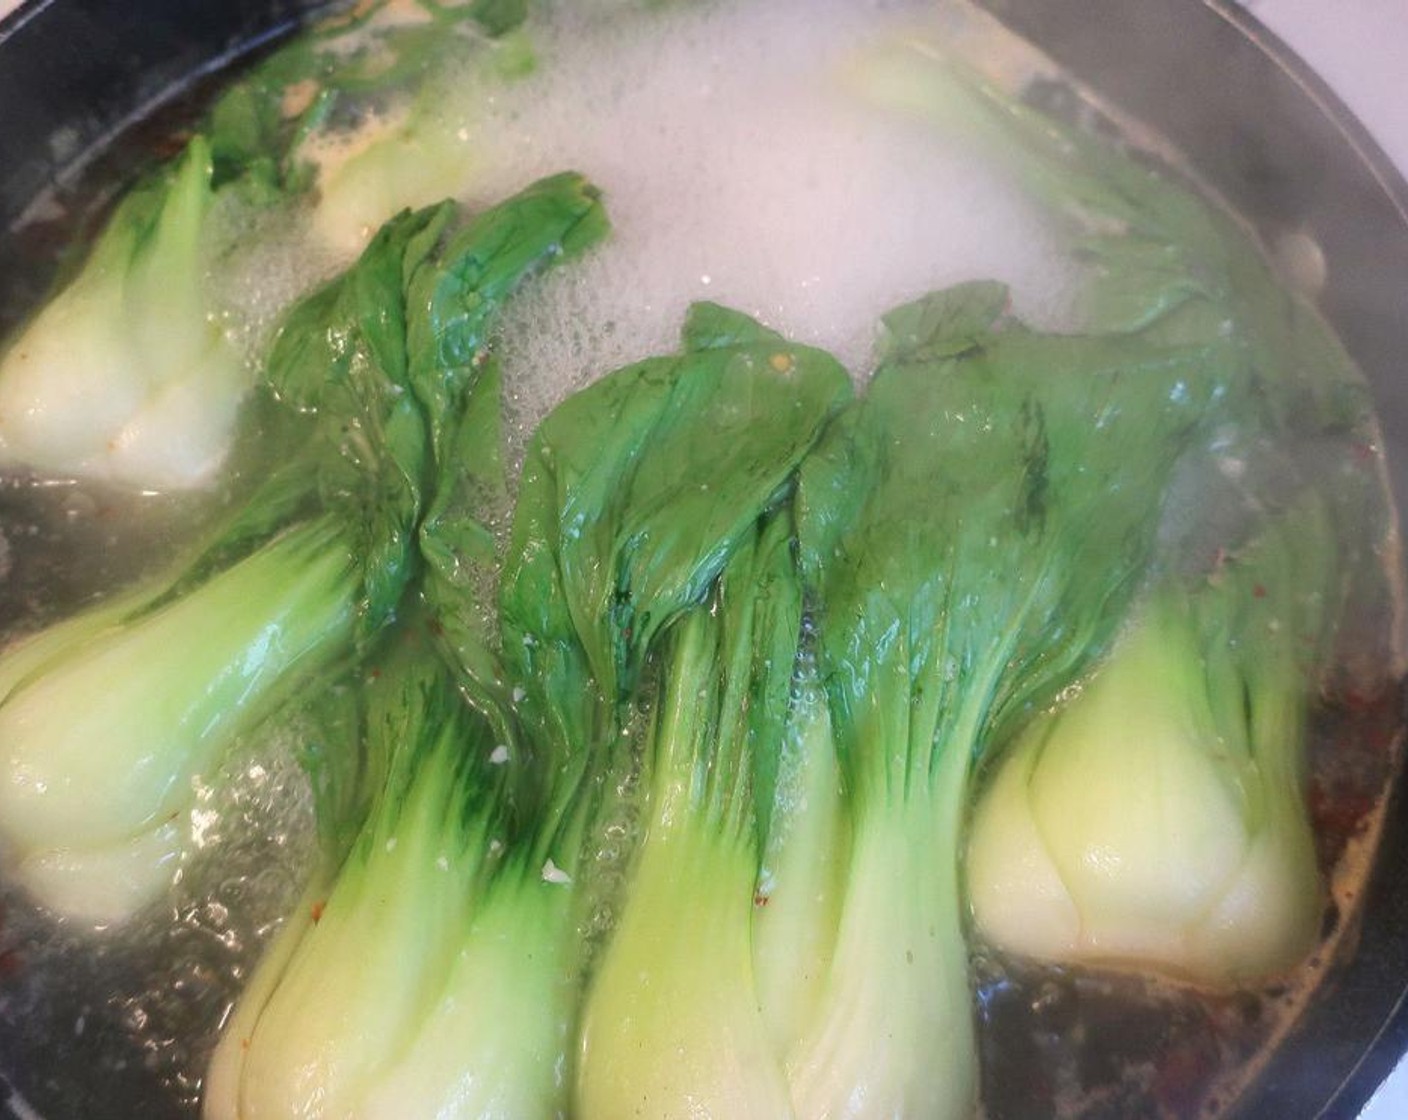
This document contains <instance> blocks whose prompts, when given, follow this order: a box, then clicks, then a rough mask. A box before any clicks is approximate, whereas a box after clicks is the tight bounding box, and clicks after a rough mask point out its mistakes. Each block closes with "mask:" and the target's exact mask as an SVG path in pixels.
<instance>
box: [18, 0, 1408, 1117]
mask: <svg viewBox="0 0 1408 1120" xmlns="http://www.w3.org/2000/svg"><path fill="white" fill-rule="evenodd" d="M979 2H980V4H982V6H984V7H986V8H987V9H988V10H989V11H990V12H991V13H992V14H993V15H995V16H996V17H997V18H998V19H999V20H1001V21H1002V22H1003V23H1005V24H1007V25H1008V26H1009V27H1011V28H1012V29H1013V30H1015V31H1017V32H1018V33H1019V34H1021V35H1022V36H1024V37H1026V38H1027V39H1029V40H1031V41H1032V42H1033V43H1035V44H1036V45H1037V46H1038V47H1039V48H1040V49H1042V50H1043V51H1044V52H1046V53H1047V54H1048V55H1049V56H1051V57H1052V58H1053V59H1054V60H1055V61H1056V62H1058V63H1059V64H1061V65H1062V66H1064V67H1065V68H1066V69H1067V70H1068V71H1070V72H1071V73H1072V74H1074V75H1075V76H1076V77H1077V78H1078V79H1080V80H1081V81H1083V82H1084V83H1085V84H1086V85H1087V86H1089V87H1090V88H1091V89H1092V90H1093V91H1094V92H1095V93H1096V94H1097V95H1099V96H1100V97H1101V98H1103V99H1104V100H1106V101H1107V102H1108V103H1110V104H1112V105H1115V106H1118V107H1119V108H1120V109H1121V110H1122V111H1124V112H1126V113H1128V114H1129V115H1130V116H1132V117H1134V118H1136V119H1139V120H1142V121H1143V122H1145V123H1147V124H1148V125H1150V126H1151V127H1152V128H1153V129H1155V130H1156V131H1158V132H1160V133H1162V134H1163V136H1165V137H1167V138H1168V139H1169V140H1170V141H1171V142H1172V143H1173V144H1174V145H1175V146H1176V147H1177V148H1179V149H1180V150H1181V151H1182V153H1183V154H1184V155H1185V156H1186V157H1187V159H1188V160H1189V162H1190V163H1191V164H1192V165H1193V167H1194V168H1195V169H1196V171H1197V172H1198V174H1199V175H1200V176H1201V177H1202V178H1203V179H1204V180H1205V181H1206V182H1207V183H1208V184H1209V185H1210V186H1211V187H1212V188H1214V189H1215V190H1216V191H1218V192H1220V193H1221V194H1222V196H1223V197H1225V198H1226V199H1227V200H1228V201H1229V202H1230V203H1231V204H1232V205H1233V206H1234V207H1235V208H1236V209H1237V210H1238V211H1240V213H1241V214H1242V215H1243V216H1244V217H1245V218H1246V219H1247V220H1248V221H1250V222H1251V223H1252V224H1253V225H1254V226H1255V227H1256V228H1257V230H1258V231H1259V232H1260V234H1261V235H1262V237H1263V239H1264V240H1265V241H1266V243H1267V244H1268V245H1272V246H1275V245H1276V244H1278V242H1280V241H1281V239H1282V238H1284V237H1286V236H1288V235H1296V236H1300V237H1306V236H1308V237H1309V238H1311V239H1313V241H1314V243H1315V244H1316V245H1318V247H1319V249H1320V252H1321V253H1322V254H1323V257H1324V261H1325V265H1326V273H1325V275H1326V281H1325V284H1324V287H1323V290H1322V292H1321V294H1320V297H1319V303H1320V307H1321V309H1322V311H1323V312H1324V313H1325V315H1326V316H1327V317H1328V318H1329V320H1330V321H1331V322H1332V323H1333V325H1334V326H1335V328H1336V329H1337V331H1338V332H1339V334H1340V337H1341V338H1342V339H1343V341H1344V343H1345V344H1346V346H1347V347H1348V349H1349V350H1350V352H1351V353H1352V354H1353V356H1354V357H1355V358H1356V360H1357V361H1358V362H1359V364H1360V366H1361V367H1362V369H1363V370H1364V371H1365V373H1366V374H1367V375H1368V377H1369V380H1370V382H1371V384H1372V386H1373V389H1374V392H1375V395H1376V399H1377V402H1378V407H1379V411H1380V415H1381V418H1382V423H1383V430H1384V436H1385V442H1386V447H1387V452H1388V461H1389V469H1390V475H1391V478H1392V481H1393V484H1394V487H1395V492H1396V494H1397V500H1398V503H1399V514H1400V517H1402V516H1403V515H1404V513H1405V512H1408V510H1405V507H1404V504H1403V499H1404V498H1405V496H1408V370H1405V368H1404V365H1405V361H1404V359H1405V357H1406V356H1408V314H1405V312H1408V185H1405V183H1404V181H1403V179H1402V178H1401V177H1400V176H1399V175H1398V173H1397V172H1396V171H1395V170H1394V169H1393V167H1392V165H1391V163H1390V162H1389V160H1388V159H1387V157H1385V156H1384V154H1383V153H1382V152H1381V151H1380V150H1379V148H1378V147H1377V145H1376V144H1375V143H1374V142H1373V140H1372V139H1371V138H1370V137H1369V135H1368V134H1367V133H1366V132H1365V131H1364V129H1363V128H1362V127H1360V126H1359V125H1358V123H1357V122H1356V121H1355V120H1354V119H1353V117H1352V116H1351V115H1350V113H1349V112H1348V110H1347V109H1345V108H1344V106H1343V105H1342V104H1341V103H1340V102H1339V100H1338V99H1337V98H1336V97H1335V96H1334V94H1333V93H1332V92H1331V91H1330V90H1329V89H1328V88H1327V87H1325V86H1324V84H1323V83H1321V82H1320V81H1319V80H1318V79H1317V78H1316V77H1315V75H1314V74H1313V73H1311V72H1310V71H1309V70H1308V69H1307V68H1306V66H1305V65H1304V64H1303V63H1302V62H1300V61H1299V60H1298V59H1297V58H1296V57H1295V56H1294V55H1292V54H1291V52H1290V51H1289V50H1288V49H1287V48H1286V47H1285V46H1284V45H1283V44H1281V43H1280V42H1279V41H1278V40H1277V39H1276V38H1275V37H1274V36H1273V35H1272V34H1270V33H1269V32H1268V31H1267V30H1266V29H1265V28H1263V27H1261V26H1260V25H1259V24H1258V23H1257V22H1256V21H1255V20H1254V19H1253V18H1252V17H1250V16H1249V15H1247V14H1246V13H1245V12H1244V11H1242V10H1241V9H1239V8H1237V7H1236V6H1234V5H1233V4H1231V3H1227V2H1225V0H979ZM314 6H315V3H314V2H313V0H222V2H221V3H218V4H211V3H203V2H200V0H143V3H142V4H141V5H140V9H141V16H140V18H139V17H137V16H136V15H134V10H133V6H131V5H127V4H113V3H104V2H102V0H35V2H32V3H30V4H28V5H26V6H25V7H24V8H22V9H21V10H19V11H17V12H16V13H14V14H12V15H11V16H10V17H8V18H7V19H6V20H4V21H0V309H3V308H4V307H6V306H11V307H13V306H17V305H20V304H23V303H24V302H25V301H26V300H28V299H31V298H37V296H38V294H39V293H40V292H41V291H42V290H43V286H44V285H45V284H46V283H47V282H48V277H47V276H45V275H43V274H42V272H37V271H36V270H35V268H34V267H33V265H32V263H31V262H30V261H28V259H25V258H22V257H21V256H19V255H18V250H17V249H16V247H15V245H14V244H12V239H10V238H9V237H8V236H7V235H6V234H4V232H3V231H5V230H8V229H9V227H10V225H11V223H12V222H14V220H15V219H16V217H17V216H18V215H20V214H21V213H22V212H23V211H24V209H25V208H26V207H27V206H28V205H29V204H30V202H31V201H32V199H33V198H34V197H35V195H36V194H37V193H38V192H39V191H40V190H41V189H42V188H43V187H45V186H46V185H47V184H49V183H51V182H53V181H55V180H58V181H60V182H62V181H65V180H71V179H73V178H74V177H76V176H78V175H80V174H81V173H82V169H83V167H84V166H85V165H86V164H87V162H88V161H89V160H91V159H92V158H94V157H95V155H96V156H101V154H102V153H104V152H107V151H108V141H109V140H110V139H111V137H113V136H114V135H115V134H117V133H119V132H121V131H122V130H123V128H124V127H126V126H127V125H129V124H130V123H132V122H133V121H136V120H139V119H141V118H143V117H144V116H146V115H147V114H149V113H150V112H151V111H152V110H153V109H155V108H157V107H159V106H160V105H162V104H163V103H164V102H165V101H167V100H168V99H170V98H171V97H172V96H173V94H174V92H175V91H179V90H181V89H185V88H188V87H189V85H190V83H191V82H192V81H194V80H198V79H199V78H200V77H201V76H203V75H205V74H207V73H210V72H212V71H214V70H218V69H219V68H220V67H221V66H223V65H225V64H227V63H228V62H230V61H231V60H233V59H235V58H237V57H239V56H240V55H242V54H244V53H247V52H249V51H251V50H253V49H255V48H257V47H258V46H260V45H261V44H263V43H265V42H268V41H269V40H271V39H274V38H277V37H279V36H280V35H283V34H285V33H287V32H289V31H290V30H292V29H293V28H294V27H295V26H296V25H297V24H298V22H299V21H300V19H301V18H302V17H303V16H304V15H305V14H306V13H307V12H308V11H309V10H311V9H312V8H313V7H314ZM1190 91H1191V92H1190ZM22 260H23V264H22V263H21V262H22ZM1405 868H1408V806H1406V805H1405V804H1404V794H1403V791H1402V789H1401V788H1399V789H1397V790H1396V792H1395V794H1394V795H1393V796H1392V798H1391V800H1390V804H1389V805H1388V808H1387V818H1386V824H1385V829H1384V833H1383V837H1382V842H1381V845H1380V848H1379V852H1378V856H1377V860H1376V864H1375V867H1374V870H1373V872H1372V875H1371V879H1370V881H1369V884H1368V887H1367V890H1366V892H1365V905H1364V909H1363V915H1362V921H1361V923H1360V925H1359V927H1358V931H1357V951H1356V952H1354V953H1353V954H1352V955H1349V956H1348V957H1347V959H1346V960H1345V961H1343V962H1342V963H1340V964H1339V965H1338V966H1337V967H1336V969H1335V970H1334V971H1333V972H1332V973H1331V975H1330V976H1329V977H1328V978H1327V980H1326V982H1325V983H1324V984H1323V986H1322V988H1321V991H1320V993H1319V995H1318V996H1317V998H1316V999H1315V1000H1314V1001H1313V1002H1312V1004H1311V1005H1310V1006H1309V1008H1308V1009H1307V1011H1306V1013H1305V1014H1303V1015H1302V1016H1301V1017H1300V1019H1299V1020H1298V1022H1297V1025H1296V1026H1295V1028H1294V1029H1293V1031H1292V1033H1291V1035H1290V1036H1289V1037H1288V1038H1287V1039H1286V1040H1285V1041H1284V1043H1283V1044H1282V1045H1281V1046H1280V1047H1279V1048H1278V1049H1277V1051H1276V1052H1275V1054H1274V1056H1273V1057H1272V1059H1271V1061H1270V1063H1269V1065H1268V1066H1267V1067H1266V1069H1265V1070H1264V1072H1263V1074H1262V1075H1261V1076H1260V1078H1259V1079H1258V1081H1257V1082H1256V1083H1255V1085H1254V1086H1253V1087H1252V1088H1251V1089H1250V1090H1249V1091H1248V1092H1247V1093H1246V1094H1244V1096H1243V1097H1242V1099H1241V1100H1240V1102H1239V1104H1238V1106H1237V1108H1236V1111H1235V1113H1234V1115H1235V1116H1236V1117H1239V1118H1243V1120H1251V1118H1258V1117H1282V1118H1290V1117H1327V1118H1335V1117H1353V1116H1355V1115H1357V1114H1358V1112H1359V1110H1360V1109H1361V1107H1362V1106H1363V1104H1364V1102H1365V1101H1366V1100H1367V1099H1368V1097H1369V1096H1370V1095H1371V1094H1372V1092H1373V1090H1374V1088H1375V1087H1376V1086H1377V1085H1378V1084H1379V1082H1380V1081H1381V1080H1382V1079H1383V1078H1384V1077H1385V1076H1386V1075H1387V1073H1388V1072H1389V1071H1390V1070H1391V1069H1392V1068H1393V1066H1394V1064H1395V1063H1396V1062H1397V1060H1398V1059H1399V1057H1400V1056H1401V1055H1402V1054H1403V1053H1404V1051H1405V1049H1408V871H1405ZM0 1047H3V1040H0ZM26 1075H27V1071H26V1070H24V1069H20V1068H16V1067H15V1066H14V1065H13V1064H7V1059H6V1055H5V1052H4V1050H3V1049H0V1078H4V1079H9V1080H13V1081H15V1082H16V1083H17V1084H20V1085H23V1084H24V1083H25V1078H26ZM9 1092H10V1090H9V1088H8V1087H7V1085H6V1082H5V1081H4V1080H0V1102H4V1101H5V1100H6V1098H7V1095H8V1094H9ZM122 1100H123V1096H122V1090H121V1089H119V1088H117V1087H115V1090H114V1096H113V1097H112V1098H111V1105H112V1108H113V1115H125V1114H128V1112H129V1111H130V1109H129V1108H128V1106H126V1105H123V1104H122V1103H120V1102H121V1101H122ZM4 1107H5V1105H4V1104H3V1103H0V1108H4ZM14 1107H16V1108H18V1107H20V1106H19V1105H18V1103H16V1104H15V1106H14ZM133 1107H135V1105H134V1106H133ZM17 1114H19V1115H22V1113H17Z"/></svg>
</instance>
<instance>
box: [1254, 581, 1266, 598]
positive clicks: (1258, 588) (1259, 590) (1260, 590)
mask: <svg viewBox="0 0 1408 1120" xmlns="http://www.w3.org/2000/svg"><path fill="white" fill-rule="evenodd" d="M1252 598H1254V599H1265V598H1266V588H1264V587H1262V585H1261V584H1259V583H1258V584H1256V585H1255V586H1254V587H1253V588H1252Z"/></svg>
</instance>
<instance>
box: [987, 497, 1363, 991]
mask: <svg viewBox="0 0 1408 1120" xmlns="http://www.w3.org/2000/svg"><path fill="white" fill-rule="evenodd" d="M1335 552H1336V547H1335V540H1334V535H1333V531H1332V523H1331V522H1330V520H1329V518H1328V517H1327V515H1326V512H1325V509H1324V506H1323V502H1321V501H1320V500H1318V499H1316V498H1314V497H1306V498H1303V499H1302V500H1301V501H1300V502H1299V503H1298V505H1297V506H1296V507H1295V508H1293V509H1292V510H1290V511H1288V512H1286V513H1285V514H1283V515H1282V517H1281V518H1280V519H1279V520H1278V521H1276V522H1274V523H1273V524H1272V525H1271V526H1270V527H1269V528H1268V529H1267V530H1266V531H1265V532H1264V533H1263V534H1262V535H1261V536H1260V537H1259V538H1258V539H1256V540H1254V541H1253V542H1251V543H1250V544H1249V545H1248V546H1246V547H1245V548H1244V549H1242V550H1240V551H1239V552H1238V553H1236V554H1234V555H1232V556H1230V557H1229V558H1227V559H1225V560H1224V561H1223V562H1222V563H1220V564H1219V565H1218V567H1217V568H1216V570H1214V571H1212V572H1210V573H1208V574H1207V575H1206V577H1205V578H1204V579H1202V580H1193V581H1184V580H1170V581H1169V582H1168V584H1167V585H1166V586H1162V587H1160V588H1159V589H1157V590H1156V591H1155V592H1154V593H1153V594H1152V596H1151V597H1150V599H1149V601H1148V602H1147V603H1146V604H1144V605H1143V607H1142V608H1141V609H1140V610H1139V612H1138V617H1137V618H1136V619H1135V621H1134V622H1133V624H1132V626H1131V628H1130V630H1129V632H1128V633H1127V634H1125V635H1124V636H1123V638H1122V639H1121V640H1120V642H1119V643H1118V645H1117V646H1116V648H1115V649H1114V651H1113V653H1111V655H1110V657H1109V659H1108V660H1107V661H1106V662H1105V663H1104V664H1102V665H1101V666H1100V667H1099V668H1097V669H1096V670H1095V672H1094V674H1093V675H1092V676H1091V678H1090V680H1089V681H1088V682H1087V683H1086V684H1085V685H1084V687H1083V688H1081V690H1080V691H1079V692H1078V693H1077V694H1076V695H1074V696H1072V697H1070V698H1069V699H1067V700H1065V701H1064V702H1063V703H1061V704H1060V705H1059V706H1058V707H1056V708H1055V710H1054V711H1052V712H1051V713H1049V714H1045V715H1043V716H1041V717H1039V718H1038V719H1037V720H1035V721H1034V722H1033V724H1032V725H1031V726H1030V727H1029V728H1027V729H1026V730H1025V731H1023V732H1022V734H1021V737H1020V739H1019V740H1018V742H1017V745H1016V746H1015V747H1014V748H1013V749H1012V751H1011V753H1010V754H1008V755H1006V756H1004V758H1003V760H1002V762H1001V764H1000V766H999V768H998V770H997V773H996V775H995V777H994V778H993V780H992V784H991V786H990V788H989V789H987V791H986V792H985V793H984V795H983V797H982V800H981V801H980V802H979V805H978V809H977V811H976V816H975V818H974V825H973V833H972V837H971V839H970V841H969V849H968V889H969V895H970V899H971V902H972V907H973V915H974V919H975V921H976V923H977V928H978V930H979V932H980V933H981V935H982V936H983V937H985V938H986V939H987V940H989V941H990V942H992V943H993V944H996V945H998V946H999V947H1001V948H1004V949H1008V950H1012V951H1015V952H1018V953H1022V954H1026V955H1029V956H1034V957H1037V958H1040V959H1042V960H1056V961H1070V962H1074V961H1093V962H1098V963H1114V964H1124V965H1135V966H1139V967H1144V968H1149V967H1152V968H1157V969H1162V970H1165V971H1168V972H1170V973H1173V974H1175V975H1179V976H1182V977H1186V978H1192V979H1195V980H1197V981H1199V982H1202V983H1205V984H1212V985H1216V986H1227V985H1233V984H1237V983H1249V982H1252V981H1256V980H1259V979H1261V978H1263V977H1266V976H1268V975H1271V974H1274V973H1276V972H1278V971H1280V970H1282V969H1285V968H1288V967H1290V966H1291V965H1293V964H1294V963H1296V962H1297V961H1298V960H1300V959H1301V957H1302V956H1304V954H1305V953H1306V952H1307V951H1308V950H1309V949H1310V947H1311V946H1312V945H1313V944H1314V941H1315V938H1316V936H1317V934H1318V932H1319V928H1320V915H1321V910H1322V907H1323V899H1322V892H1321V889H1320V884H1319V875H1318V870H1317V867H1316V857H1315V844H1314V839H1313V837H1312V835H1311V831H1310V824H1309V821H1308V819H1307V815H1306V804H1305V791H1304V788H1303V785H1304V772H1305V721H1306V699H1307V696H1308V695H1309V694H1310V693H1312V692H1313V690H1314V687H1315V672H1316V669H1317V662H1318V660H1319V657H1320V655H1321V654H1322V653H1323V650H1324V648H1325V644H1326V643H1325V638H1326V635H1327V633H1328V627H1327V625H1326V623H1327V621H1328V620H1329V619H1331V618H1332V617H1333V615H1334V611H1333V606H1334V603H1335V600H1336V598H1337V596H1336V587H1335V574H1334V573H1335V566H1334V560H1335ZM1190 584H1191V585H1190Z"/></svg>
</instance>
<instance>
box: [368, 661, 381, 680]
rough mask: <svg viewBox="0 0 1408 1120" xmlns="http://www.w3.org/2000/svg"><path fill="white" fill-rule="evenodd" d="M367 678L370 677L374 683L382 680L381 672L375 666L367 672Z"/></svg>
mask: <svg viewBox="0 0 1408 1120" xmlns="http://www.w3.org/2000/svg"><path fill="white" fill-rule="evenodd" d="M367 676H369V677H370V678H371V679H372V680H374V681H379V680H381V670H380V669H378V668H377V667H376V666H375V665H373V666H372V667H371V668H370V669H368V670H367Z"/></svg>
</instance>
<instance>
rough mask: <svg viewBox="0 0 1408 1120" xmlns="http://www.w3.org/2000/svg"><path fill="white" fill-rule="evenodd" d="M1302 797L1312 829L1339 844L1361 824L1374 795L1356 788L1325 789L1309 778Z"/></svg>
mask: <svg viewBox="0 0 1408 1120" xmlns="http://www.w3.org/2000/svg"><path fill="white" fill-rule="evenodd" d="M1306 800H1307V803H1308V807H1309V809H1310V819H1311V822H1312V824H1313V825H1314V827H1315V831H1316V832H1317V833H1319V834H1320V835H1322V836H1324V837H1326V838H1327V839H1333V840H1336V841H1339V842H1340V843H1343V842H1344V841H1346V840H1348V839H1349V838H1350V837H1351V836H1353V835H1354V834H1355V833H1356V832H1358V831H1359V829H1360V828H1361V827H1363V824H1364V819H1365V817H1367V816H1368V815H1369V813H1370V811H1371V810H1372V809H1373V808H1374V801H1375V798H1374V797H1372V796H1371V795H1369V794H1367V793H1364V792H1363V791H1359V790H1345V789H1327V788H1326V787H1325V785H1324V784H1323V783H1322V782H1319V781H1312V782H1311V783H1310V790H1309V793H1308V795H1307V798H1306Z"/></svg>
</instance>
